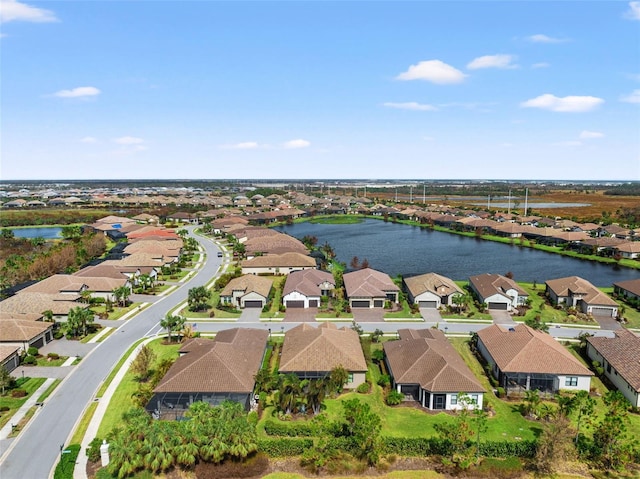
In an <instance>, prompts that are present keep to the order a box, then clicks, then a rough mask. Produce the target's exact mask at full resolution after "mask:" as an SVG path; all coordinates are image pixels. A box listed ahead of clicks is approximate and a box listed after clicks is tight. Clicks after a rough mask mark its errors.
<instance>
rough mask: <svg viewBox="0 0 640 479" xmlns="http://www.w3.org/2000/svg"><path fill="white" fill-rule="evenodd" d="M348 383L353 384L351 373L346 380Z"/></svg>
mask: <svg viewBox="0 0 640 479" xmlns="http://www.w3.org/2000/svg"><path fill="white" fill-rule="evenodd" d="M347 382H348V383H352V382H353V373H349V378H348V379H347Z"/></svg>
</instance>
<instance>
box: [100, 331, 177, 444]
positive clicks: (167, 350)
mask: <svg viewBox="0 0 640 479" xmlns="http://www.w3.org/2000/svg"><path fill="white" fill-rule="evenodd" d="M162 341H164V339H156V340H155V341H151V342H150V343H148V346H149V347H150V348H151V349H152V350H153V351H154V352H155V353H156V361H155V363H154V366H155V364H159V363H160V362H161V361H162V360H163V359H175V358H177V357H178V349H180V346H181V344H179V343H178V344H170V345H165V344H162ZM129 354H130V353H129ZM152 368H153V366H152ZM138 384H139V383H138V382H137V381H136V380H135V378H134V374H133V373H131V372H127V373H126V374H125V375H124V377H123V378H122V381H121V382H120V385H119V386H118V388H117V389H116V391H115V392H114V394H113V397H112V398H111V401H110V402H109V407H108V408H107V412H106V413H105V415H104V418H103V419H102V422H101V423H100V427H99V428H98V434H97V436H98V437H105V436H106V435H107V434H108V433H109V432H110V431H111V430H112V429H113V428H114V427H116V426H117V425H118V424H119V423H120V422H121V420H122V414H123V413H125V412H126V411H128V410H129V409H131V408H132V407H133V399H132V397H133V395H134V394H135V393H136V392H137V390H138Z"/></svg>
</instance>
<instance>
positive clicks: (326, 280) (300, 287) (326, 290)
mask: <svg viewBox="0 0 640 479" xmlns="http://www.w3.org/2000/svg"><path fill="white" fill-rule="evenodd" d="M335 287H336V281H335V279H334V278H333V275H332V274H331V273H328V272H327V271H320V270H318V269H306V270H303V271H294V272H293V273H291V274H289V276H287V281H286V282H285V284H284V289H283V291H282V304H284V306H285V308H317V307H318V306H320V299H321V298H322V297H323V296H330V295H331V294H333V290H334V289H335Z"/></svg>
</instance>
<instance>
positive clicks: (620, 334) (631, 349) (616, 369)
mask: <svg viewBox="0 0 640 479" xmlns="http://www.w3.org/2000/svg"><path fill="white" fill-rule="evenodd" d="M614 334H615V336H614V337H613V338H607V337H600V336H592V337H590V338H587V355H588V356H589V358H590V359H591V360H592V361H598V362H599V363H600V364H601V365H602V367H603V369H604V375H605V376H606V377H607V378H608V379H609V380H610V381H611V382H612V383H613V385H614V386H615V387H617V388H618V391H620V392H621V393H622V394H624V397H626V398H627V399H628V400H629V402H630V403H631V405H632V406H634V407H640V337H638V336H636V335H635V334H634V333H632V332H631V331H629V330H628V329H618V330H616V331H614Z"/></svg>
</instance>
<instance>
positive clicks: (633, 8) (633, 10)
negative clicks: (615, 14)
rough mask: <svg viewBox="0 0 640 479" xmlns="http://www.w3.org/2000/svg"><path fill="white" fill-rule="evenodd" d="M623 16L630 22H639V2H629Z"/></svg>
mask: <svg viewBox="0 0 640 479" xmlns="http://www.w3.org/2000/svg"><path fill="white" fill-rule="evenodd" d="M624 16H625V18H628V19H630V20H640V2H629V10H627V11H626V12H625V14H624Z"/></svg>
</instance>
